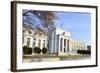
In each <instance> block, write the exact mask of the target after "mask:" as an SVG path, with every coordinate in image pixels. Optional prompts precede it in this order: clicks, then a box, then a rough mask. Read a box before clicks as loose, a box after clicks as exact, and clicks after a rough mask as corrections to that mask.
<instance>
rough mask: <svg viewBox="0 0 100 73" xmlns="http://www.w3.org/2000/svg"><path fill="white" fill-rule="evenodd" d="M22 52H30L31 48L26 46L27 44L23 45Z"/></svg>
mask: <svg viewBox="0 0 100 73" xmlns="http://www.w3.org/2000/svg"><path fill="white" fill-rule="evenodd" d="M23 53H24V54H32V48H31V47H30V48H29V47H27V46H24V47H23Z"/></svg>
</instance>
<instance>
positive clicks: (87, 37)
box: [54, 12, 91, 44]
mask: <svg viewBox="0 0 100 73" xmlns="http://www.w3.org/2000/svg"><path fill="white" fill-rule="evenodd" d="M54 13H55V15H56V16H57V17H58V18H57V19H56V22H55V23H56V26H57V27H58V28H61V29H64V30H65V31H68V32H71V34H72V36H71V37H72V38H73V39H76V40H80V41H83V42H85V43H86V44H90V43H91V14H90V13H78V12H54Z"/></svg>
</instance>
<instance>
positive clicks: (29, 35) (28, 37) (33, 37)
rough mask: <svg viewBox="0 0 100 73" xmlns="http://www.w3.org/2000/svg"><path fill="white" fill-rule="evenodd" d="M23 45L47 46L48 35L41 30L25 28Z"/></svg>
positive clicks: (33, 46)
mask: <svg viewBox="0 0 100 73" xmlns="http://www.w3.org/2000/svg"><path fill="white" fill-rule="evenodd" d="M23 46H28V47H31V48H33V49H34V48H35V47H39V48H40V49H42V48H44V47H47V36H46V34H43V33H41V32H39V31H35V32H34V31H33V30H23Z"/></svg>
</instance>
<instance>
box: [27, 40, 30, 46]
mask: <svg viewBox="0 0 100 73" xmlns="http://www.w3.org/2000/svg"><path fill="white" fill-rule="evenodd" d="M27 46H28V47H29V46H30V38H27Z"/></svg>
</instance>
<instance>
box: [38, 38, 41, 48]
mask: <svg viewBox="0 0 100 73" xmlns="http://www.w3.org/2000/svg"><path fill="white" fill-rule="evenodd" d="M40 46H41V40H40V39H39V41H38V47H39V48H40Z"/></svg>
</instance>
